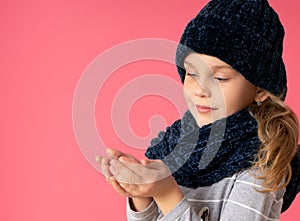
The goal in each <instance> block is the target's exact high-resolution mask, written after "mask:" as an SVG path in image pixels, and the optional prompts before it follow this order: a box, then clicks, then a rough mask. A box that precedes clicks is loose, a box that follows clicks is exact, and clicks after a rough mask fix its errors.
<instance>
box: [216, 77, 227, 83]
mask: <svg viewBox="0 0 300 221" xmlns="http://www.w3.org/2000/svg"><path fill="white" fill-rule="evenodd" d="M215 79H216V80H217V81H220V82H227V81H228V80H229V79H230V78H221V77H215Z"/></svg>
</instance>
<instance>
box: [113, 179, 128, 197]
mask: <svg viewBox="0 0 300 221" xmlns="http://www.w3.org/2000/svg"><path fill="white" fill-rule="evenodd" d="M111 184H112V186H113V188H114V190H115V191H117V192H118V193H119V194H120V195H122V196H126V197H131V195H130V194H129V193H128V192H127V191H126V190H124V189H123V188H122V187H121V186H120V184H119V183H118V182H117V181H116V180H112V181H111Z"/></svg>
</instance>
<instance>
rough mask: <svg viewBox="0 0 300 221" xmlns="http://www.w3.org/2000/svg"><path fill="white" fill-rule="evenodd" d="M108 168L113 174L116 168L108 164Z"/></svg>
mask: <svg viewBox="0 0 300 221" xmlns="http://www.w3.org/2000/svg"><path fill="white" fill-rule="evenodd" d="M109 170H110V172H111V173H112V174H114V173H115V172H116V169H115V168H114V167H113V166H110V167H109Z"/></svg>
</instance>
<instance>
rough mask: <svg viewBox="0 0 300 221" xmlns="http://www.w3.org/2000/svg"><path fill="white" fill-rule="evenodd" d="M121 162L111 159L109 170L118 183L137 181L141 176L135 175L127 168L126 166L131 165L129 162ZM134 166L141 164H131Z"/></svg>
mask: <svg viewBox="0 0 300 221" xmlns="http://www.w3.org/2000/svg"><path fill="white" fill-rule="evenodd" d="M124 164H125V163H121V162H120V161H118V160H111V166H110V168H109V169H110V172H111V173H112V175H113V176H114V177H115V178H116V180H117V181H118V182H120V183H138V182H140V180H141V177H139V175H137V174H136V173H135V172H134V171H132V170H131V169H129V168H128V167H127V166H128V165H131V164H129V163H126V164H125V165H124ZM132 165H136V166H142V165H141V164H132Z"/></svg>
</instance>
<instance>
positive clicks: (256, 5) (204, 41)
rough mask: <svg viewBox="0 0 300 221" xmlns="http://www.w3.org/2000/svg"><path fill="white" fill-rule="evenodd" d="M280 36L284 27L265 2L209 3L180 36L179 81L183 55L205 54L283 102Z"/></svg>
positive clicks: (218, 0) (222, 0)
mask: <svg viewBox="0 0 300 221" xmlns="http://www.w3.org/2000/svg"><path fill="white" fill-rule="evenodd" d="M283 37H284V29H283V26H282V24H281V22H280V20H279V18H278V15H277V13H276V12H275V11H274V10H273V8H271V6H270V5H269V3H268V1H267V0H212V1H210V2H209V3H208V4H207V5H206V6H205V7H204V8H203V9H202V10H201V11H200V13H199V14H198V15H197V16H196V17H195V18H194V19H192V20H191V21H190V22H189V23H188V25H187V27H186V28H185V31H184V33H183V35H182V37H181V40H180V44H179V45H178V48H177V52H176V64H177V69H178V72H179V75H180V78H181V81H182V82H184V77H185V70H184V68H183V67H184V66H183V61H184V59H185V58H186V56H187V55H188V54H189V53H191V52H195V53H200V54H206V55H211V56H215V57H217V58H219V59H220V60H222V61H224V62H226V63H227V64H229V65H231V66H232V67H233V68H234V69H235V70H237V71H238V72H239V73H241V74H242V75H243V76H244V77H245V78H246V79H247V80H248V81H250V82H251V83H252V84H254V85H255V86H258V87H260V88H263V89H265V90H267V91H269V92H271V93H272V94H274V95H276V96H279V97H280V98H281V99H282V100H284V99H285V96H286V92H287V86H286V72H285V66H284V63H283V60H282V47H283Z"/></svg>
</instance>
